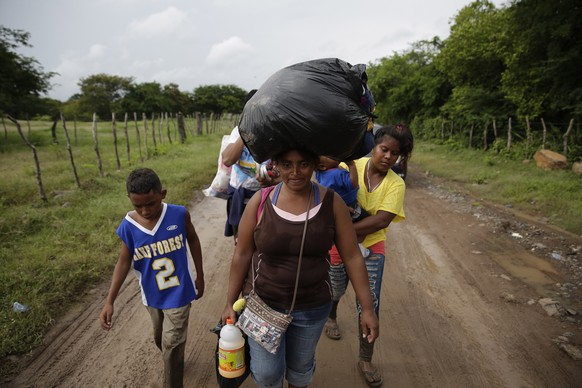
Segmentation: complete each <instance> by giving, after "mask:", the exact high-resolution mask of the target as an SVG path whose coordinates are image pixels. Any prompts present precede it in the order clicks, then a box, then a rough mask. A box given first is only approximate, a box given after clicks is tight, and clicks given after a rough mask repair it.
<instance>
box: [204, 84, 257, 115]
mask: <svg viewBox="0 0 582 388" xmlns="http://www.w3.org/2000/svg"><path fill="white" fill-rule="evenodd" d="M246 95H247V92H246V91H245V90H244V89H241V88H239V87H238V86H235V85H206V86H200V87H198V88H196V89H194V95H193V102H194V106H195V109H196V110H197V111H200V112H213V113H216V114H221V113H226V112H228V113H239V112H240V111H242V108H243V103H244V99H245V97H246Z"/></svg>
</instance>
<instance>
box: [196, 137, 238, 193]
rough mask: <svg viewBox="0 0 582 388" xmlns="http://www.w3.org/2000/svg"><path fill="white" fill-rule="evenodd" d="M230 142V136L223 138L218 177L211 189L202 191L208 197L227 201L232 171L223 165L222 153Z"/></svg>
mask: <svg viewBox="0 0 582 388" xmlns="http://www.w3.org/2000/svg"><path fill="white" fill-rule="evenodd" d="M229 140H230V135H224V136H223V137H222V144H221V145H220V151H219V153H218V168H217V171H216V176H215V177H214V179H213V180H212V183H211V184H210V187H209V188H207V189H204V190H202V192H203V193H204V195H206V196H207V197H219V198H224V199H226V197H227V195H226V192H227V191H228V182H229V181H230V171H231V167H226V166H225V165H224V164H223V163H222V151H224V149H225V148H226V146H228V144H229Z"/></svg>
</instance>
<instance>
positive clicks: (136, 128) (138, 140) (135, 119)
mask: <svg viewBox="0 0 582 388" xmlns="http://www.w3.org/2000/svg"><path fill="white" fill-rule="evenodd" d="M133 122H134V123H135V137H136V139H137V147H138V148H139V160H140V162H143V155H142V153H141V139H140V136H139V127H138V125H137V112H133Z"/></svg>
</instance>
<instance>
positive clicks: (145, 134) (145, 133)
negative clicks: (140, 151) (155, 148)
mask: <svg viewBox="0 0 582 388" xmlns="http://www.w3.org/2000/svg"><path fill="white" fill-rule="evenodd" d="M142 115H143V138H144V139H145V154H146V160H149V158H150V155H149V150H148V118H147V116H146V114H145V112H142Z"/></svg>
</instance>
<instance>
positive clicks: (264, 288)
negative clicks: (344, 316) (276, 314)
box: [243, 186, 335, 310]
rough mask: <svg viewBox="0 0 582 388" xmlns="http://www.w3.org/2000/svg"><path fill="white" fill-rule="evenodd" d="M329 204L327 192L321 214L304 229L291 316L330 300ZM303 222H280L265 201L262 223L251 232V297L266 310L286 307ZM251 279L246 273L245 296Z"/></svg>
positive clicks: (332, 221) (290, 297) (331, 224)
mask: <svg viewBox="0 0 582 388" xmlns="http://www.w3.org/2000/svg"><path fill="white" fill-rule="evenodd" d="M316 187H317V186H316ZM333 198H334V192H333V191H332V190H331V189H327V191H326V193H325V195H324V197H323V201H322V204H321V208H320V209H319V211H318V212H317V214H316V215H315V216H314V217H312V218H311V219H310V220H309V221H308V223H307V232H306V235H305V244H304V247H303V259H302V262H301V273H300V275H299V287H298V289H297V299H296V301H295V308H294V310H301V309H306V308H311V307H316V306H321V305H323V304H325V303H328V302H329V301H330V300H331V285H330V281H329V259H328V251H329V249H330V248H331V246H332V245H333V242H334V237H335V218H334V215H333ZM311 211H313V210H311ZM304 222H305V221H299V222H295V221H289V220H286V219H284V218H282V217H281V216H279V215H278V214H277V213H276V212H275V210H274V209H273V204H272V203H271V199H270V198H267V199H266V201H265V207H264V209H263V217H262V219H261V222H260V223H259V225H257V227H256V228H255V231H254V238H255V246H256V249H255V253H254V254H253V261H252V263H253V265H254V267H255V275H256V279H255V292H256V293H257V294H258V295H259V296H260V297H261V298H262V299H263V300H264V301H265V302H266V303H267V304H268V305H269V306H271V307H276V308H282V309H289V308H290V307H291V302H292V300H293V291H294V289H295V277H296V275H297V264H298V259H299V250H300V248H301V238H302V236H303V227H304V225H305V224H304ZM251 276H252V275H251V271H250V270H249V275H248V276H247V279H246V282H245V287H244V291H243V293H244V294H245V295H246V294H248V293H249V292H250V291H251V289H252V286H253V285H252V279H251Z"/></svg>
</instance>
